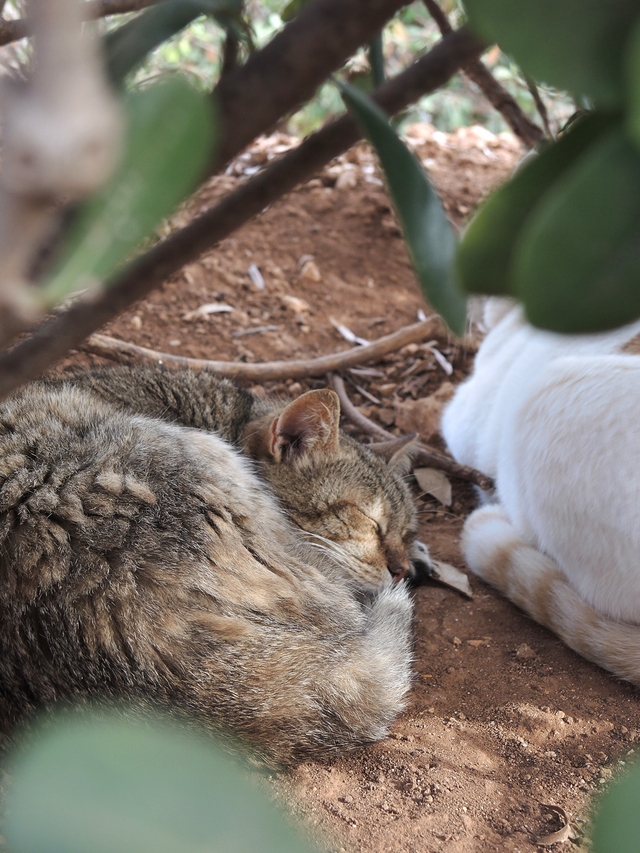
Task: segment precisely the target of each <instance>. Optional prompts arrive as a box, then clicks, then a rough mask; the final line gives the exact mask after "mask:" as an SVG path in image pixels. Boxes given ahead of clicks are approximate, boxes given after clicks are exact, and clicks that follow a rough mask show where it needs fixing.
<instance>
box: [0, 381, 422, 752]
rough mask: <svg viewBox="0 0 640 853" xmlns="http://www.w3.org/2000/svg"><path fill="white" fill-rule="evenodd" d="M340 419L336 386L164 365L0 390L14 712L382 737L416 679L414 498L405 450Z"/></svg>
mask: <svg viewBox="0 0 640 853" xmlns="http://www.w3.org/2000/svg"><path fill="white" fill-rule="evenodd" d="M339 415H340V411H339V403H338V399H337V396H336V395H335V394H334V393H333V392H332V391H329V390H326V389H324V390H320V391H311V392H308V393H307V394H304V395H302V396H301V397H299V398H298V399H297V400H294V401H293V402H291V403H289V404H286V405H283V404H278V403H277V402H274V401H272V400H268V399H267V400H259V399H257V398H256V397H254V396H253V395H251V394H249V393H248V392H246V391H242V390H240V389H238V388H236V387H235V386H234V385H232V384H231V383H229V382H227V381H224V380H219V379H216V378H215V377H212V376H211V375H208V374H191V373H186V372H179V373H174V372H168V371H158V370H153V369H149V368H135V369H134V368H115V369H111V370H109V369H103V370H97V371H81V370H76V371H73V372H72V373H71V374H67V375H66V376H65V375H63V376H61V377H60V376H59V377H54V378H50V379H47V380H43V381H40V382H36V383H32V384H31V385H29V386H27V387H26V388H25V389H23V390H22V391H20V392H19V393H18V394H16V395H15V396H14V397H13V398H11V399H10V400H8V401H6V402H5V403H3V404H1V405H0V545H1V555H2V556H1V560H2V562H1V571H0V624H1V625H2V630H1V631H0V723H1V724H2V725H3V727H5V728H6V726H7V725H10V724H11V723H13V722H14V721H15V720H17V719H19V718H20V717H22V716H23V715H25V714H28V713H29V712H31V711H32V710H33V709H34V708H36V707H38V706H42V705H44V706H46V705H48V704H50V703H52V702H54V701H56V700H59V699H68V698H83V697H91V698H92V697H106V698H120V697H126V698H129V699H132V700H135V701H142V702H146V701H152V702H155V703H160V704H164V705H166V706H169V707H173V708H177V709H179V710H180V711H183V712H186V713H188V714H189V715H190V716H191V717H195V718H196V719H199V720H202V721H204V722H205V723H206V724H207V725H209V726H210V727H213V728H215V729H218V730H226V731H230V732H231V733H233V734H234V735H239V736H242V737H243V738H245V739H246V740H248V741H249V743H250V744H251V745H252V746H253V747H254V748H255V749H256V750H257V751H258V752H259V753H261V754H262V755H263V756H264V757H265V758H266V759H267V760H270V761H272V762H277V763H283V764H287V763H291V762H294V761H296V760H300V759H302V758H304V757H307V756H320V755H323V754H326V753H327V752H329V751H331V750H338V749H343V748H347V747H351V746H356V745H359V744H362V743H366V742H368V741H373V740H376V739H379V738H381V737H383V736H384V735H385V734H386V733H387V731H388V727H389V725H390V723H391V722H392V721H393V719H394V718H395V717H396V715H397V714H398V713H399V712H400V711H401V710H402V708H403V707H404V702H405V696H406V692H407V689H408V686H409V679H410V659H411V650H410V621H411V603H410V600H409V597H408V593H407V590H406V588H405V584H404V583H400V584H393V583H392V580H393V579H394V578H393V576H394V575H395V576H396V578H399V577H401V576H403V575H405V574H407V573H409V571H410V562H409V558H410V553H411V549H412V547H413V542H414V535H415V514H414V510H413V507H412V503H411V500H410V497H409V495H408V492H407V490H406V488H405V486H404V484H403V483H402V480H401V478H400V476H401V473H402V471H401V470H397V471H394V464H395V463H396V462H397V460H391V463H390V464H389V465H387V464H386V463H385V462H383V461H382V460H380V459H378V458H377V457H375V456H374V455H373V454H372V453H371V452H370V451H369V450H367V449H366V448H364V447H362V446H361V445H359V444H357V443H356V442H355V441H353V440H352V439H350V438H348V437H347V436H345V435H343V434H341V433H340V431H339V429H338V421H339ZM237 448H243V453H240V452H239V450H238V449H237ZM247 457H250V458H251V459H253V460H256V462H252V461H251V459H249V458H247ZM256 463H257V466H258V467H257V468H256ZM274 493H275V494H274ZM278 499H279V501H278Z"/></svg>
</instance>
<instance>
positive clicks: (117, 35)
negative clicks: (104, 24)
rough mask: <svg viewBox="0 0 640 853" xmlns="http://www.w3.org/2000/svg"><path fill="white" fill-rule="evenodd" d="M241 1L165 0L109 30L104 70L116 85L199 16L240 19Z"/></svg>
mask: <svg viewBox="0 0 640 853" xmlns="http://www.w3.org/2000/svg"><path fill="white" fill-rule="evenodd" d="M241 9H242V2H241V0H165V2H162V3H158V4H157V5H155V6H152V7H151V8H150V9H147V10H146V11H145V12H142V14H140V15H137V16H136V17H135V18H132V19H131V20H130V21H127V23H126V24H123V25H122V26H121V27H118V29H116V30H113V31H112V32H110V33H109V34H108V35H107V36H106V37H105V39H104V49H105V54H106V57H107V71H108V74H109V78H110V80H112V82H113V83H114V84H115V85H117V86H119V85H121V84H122V82H123V80H124V78H125V77H126V76H127V74H129V73H130V72H131V71H132V70H133V69H134V68H135V67H136V66H137V65H139V64H140V63H141V62H142V61H143V60H144V59H145V57H146V56H147V55H148V54H149V53H151V51H152V50H155V48H156V47H158V46H159V45H161V44H162V43H163V42H165V41H166V40H167V39H169V38H171V36H173V35H175V34H176V33H177V32H179V31H180V30H182V29H183V28H184V27H186V26H187V25H188V24H190V23H191V21H193V20H194V19H195V18H198V17H199V16H200V15H211V16H213V17H215V18H216V19H218V20H219V22H220V23H221V26H225V27H228V26H229V20H233V19H239V18H240V14H241Z"/></svg>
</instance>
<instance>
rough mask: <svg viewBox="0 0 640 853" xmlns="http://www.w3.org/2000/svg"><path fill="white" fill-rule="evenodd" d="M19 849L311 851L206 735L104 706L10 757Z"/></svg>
mask: <svg viewBox="0 0 640 853" xmlns="http://www.w3.org/2000/svg"><path fill="white" fill-rule="evenodd" d="M9 771H10V774H11V778H12V782H11V784H10V785H9V787H8V790H7V797H6V805H7V813H6V817H5V820H4V823H3V835H4V836H5V839H6V843H7V847H8V850H9V851H10V853H203V851H207V853H310V850H311V848H310V847H309V845H308V844H306V843H305V842H304V841H303V839H302V838H301V837H300V836H299V835H298V834H297V833H296V832H295V831H294V830H293V828H292V827H291V826H289V824H288V823H286V821H285V820H284V818H283V817H282V816H281V815H280V814H279V813H278V811H277V810H276V808H275V807H274V806H273V804H272V803H271V802H269V800H268V799H267V797H266V795H265V794H264V793H263V792H261V791H260V790H259V789H258V788H257V787H256V786H255V784H254V783H252V781H251V780H250V779H249V778H248V777H247V774H246V773H245V772H244V771H242V770H241V769H240V768H239V767H238V766H237V765H236V764H234V763H233V762H232V761H231V760H230V759H229V758H228V757H227V756H226V755H225V754H224V753H222V752H221V751H220V750H219V749H218V748H217V747H216V746H215V744H214V743H213V742H212V741H211V740H209V739H207V738H206V737H204V736H202V737H200V736H197V735H195V734H193V733H187V732H185V731H184V730H178V729H177V728H175V727H173V726H171V725H169V724H168V723H164V722H161V721H160V720H146V721H144V722H143V721H138V722H133V721H131V720H130V719H129V720H127V719H126V718H125V716H124V715H120V714H116V713H115V712H106V711H103V712H102V713H101V714H100V716H99V717H95V718H92V717H90V716H88V715H84V714H83V715H79V714H78V715H69V716H68V717H65V718H64V719H59V720H57V721H54V722H53V724H52V723H51V721H47V724H46V726H43V727H42V728H41V729H40V731H38V732H37V733H36V735H35V736H33V735H31V737H30V739H29V741H28V742H27V743H26V744H24V745H22V747H21V749H20V750H19V751H18V753H17V754H16V755H15V756H14V757H13V760H10V762H9Z"/></svg>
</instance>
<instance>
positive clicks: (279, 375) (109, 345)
mask: <svg viewBox="0 0 640 853" xmlns="http://www.w3.org/2000/svg"><path fill="white" fill-rule="evenodd" d="M443 328H444V325H443V322H442V320H441V319H440V318H439V317H432V318H431V319H429V320H423V321H422V322H421V323H414V324H413V325H411V326H405V327H404V328H402V329H399V330H398V331H397V332H393V334H391V335H385V336H384V337H383V338H379V339H378V340H377V341H374V342H373V343H371V344H368V345H367V346H364V347H355V348H354V349H349V350H345V351H344V352H337V353H334V354H332V355H323V356H320V357H319V358H309V359H301V360H298V361H266V362H263V363H261V364H246V363H245V362H242V361H209V360H208V359H200V358H186V357H185V356H179V355H170V354H169V353H164V352H156V351H155V350H151V349H147V348H146V347H139V346H136V345H135V344H128V343H125V342H124V341H119V340H117V339H116V338H110V337H108V336H107V335H91V337H90V338H89V339H88V340H87V342H86V343H85V344H84V345H83V347H82V350H83V352H90V353H93V354H94V355H100V356H102V357H103V358H109V359H112V360H113V361H119V362H125V363H127V364H130V363H138V364H140V363H143V364H144V363H146V364H158V362H162V364H164V365H166V366H167V367H188V368H190V369H191V370H194V371H201V370H208V371H209V372H210V373H217V374H218V375H219V376H228V377H229V378H231V379H240V380H243V381H245V382H267V381H269V380H273V379H304V378H305V377H308V376H324V374H325V373H328V372H329V371H331V370H342V369H344V368H347V367H354V366H355V365H356V364H365V363H366V362H368V361H375V360H377V359H380V358H382V356H384V355H387V354H388V353H390V352H394V351H395V350H398V349H401V348H402V347H403V346H405V345H406V344H412V343H416V342H417V341H423V340H424V339H425V338H428V337H430V336H431V335H433V334H434V333H435V332H436V331H439V332H442V331H443ZM393 437H394V438H395V436H393Z"/></svg>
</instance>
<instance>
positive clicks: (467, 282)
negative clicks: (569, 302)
mask: <svg viewBox="0 0 640 853" xmlns="http://www.w3.org/2000/svg"><path fill="white" fill-rule="evenodd" d="M614 122H615V119H613V118H611V117H610V116H608V115H598V114H594V115H590V116H586V117H584V118H581V119H580V120H578V121H576V122H575V123H574V124H572V126H571V128H570V129H569V130H568V131H567V132H566V133H565V134H564V136H563V137H562V138H561V139H560V140H559V141H558V142H556V143H553V144H552V145H549V146H548V147H547V148H545V149H544V150H543V151H542V152H541V153H540V155H539V156H537V157H533V158H532V159H531V160H529V161H528V162H527V163H526V165H524V166H523V167H522V168H521V169H520V170H519V171H518V172H517V173H516V174H515V175H514V176H513V177H512V178H511V180H510V181H508V182H507V183H506V184H504V185H503V186H502V187H500V189H498V190H497V191H496V192H494V193H493V195H492V196H491V197H490V198H489V199H488V201H486V202H485V204H484V205H483V206H482V208H481V209H480V211H479V212H478V213H477V214H476V216H475V217H474V218H473V219H472V221H471V223H470V224H469V226H468V227H467V229H466V231H465V234H464V238H463V240H462V242H461V244H460V246H459V248H458V256H457V265H458V271H459V274H460V278H461V282H462V286H463V287H464V288H465V290H467V291H469V293H487V294H495V295H509V294H511V295H513V294H514V284H513V281H512V279H511V266H512V260H513V253H514V247H515V245H516V240H517V238H518V235H519V234H520V232H521V230H522V228H523V226H524V224H525V222H527V220H528V219H529V218H530V217H531V216H532V215H533V211H534V210H535V209H536V205H537V204H538V203H539V202H540V200H541V199H542V198H543V197H544V195H545V193H546V192H547V191H548V190H549V189H550V187H552V186H553V185H554V184H555V182H556V181H557V180H558V179H559V178H560V177H561V176H562V175H563V174H564V173H565V172H566V171H567V170H569V169H570V168H571V167H572V166H573V165H574V164H575V163H576V161H577V160H578V158H579V157H580V156H581V154H582V153H583V152H584V151H585V150H587V149H588V148H589V146H590V145H592V144H593V143H594V141H595V140H596V139H598V138H599V137H600V136H602V135H603V134H604V133H605V132H606V131H608V130H610V129H611V127H612V126H613V124H614Z"/></svg>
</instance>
